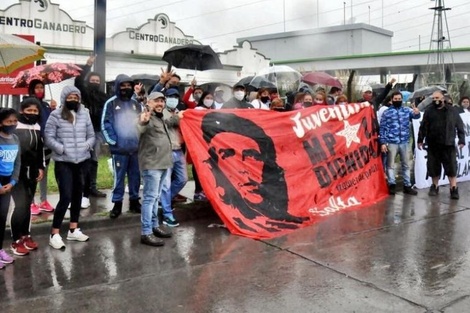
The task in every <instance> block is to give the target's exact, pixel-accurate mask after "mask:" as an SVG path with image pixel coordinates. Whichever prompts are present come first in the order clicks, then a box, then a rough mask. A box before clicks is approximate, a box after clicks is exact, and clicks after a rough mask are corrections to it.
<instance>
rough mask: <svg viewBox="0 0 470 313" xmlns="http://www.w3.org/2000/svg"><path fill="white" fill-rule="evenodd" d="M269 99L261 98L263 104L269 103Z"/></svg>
mask: <svg viewBox="0 0 470 313" xmlns="http://www.w3.org/2000/svg"><path fill="white" fill-rule="evenodd" d="M269 99H270V98H269V97H261V98H260V100H261V102H263V103H267V102H268V101H269Z"/></svg>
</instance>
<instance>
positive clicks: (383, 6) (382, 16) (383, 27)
mask: <svg viewBox="0 0 470 313" xmlns="http://www.w3.org/2000/svg"><path fill="white" fill-rule="evenodd" d="M382 28H384V0H382Z"/></svg>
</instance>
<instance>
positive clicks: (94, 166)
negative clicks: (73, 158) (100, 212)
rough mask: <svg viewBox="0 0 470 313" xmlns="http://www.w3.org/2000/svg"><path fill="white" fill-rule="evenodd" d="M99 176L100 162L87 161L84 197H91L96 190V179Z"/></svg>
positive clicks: (84, 173) (84, 171)
mask: <svg viewBox="0 0 470 313" xmlns="http://www.w3.org/2000/svg"><path fill="white" fill-rule="evenodd" d="M97 174H98V162H96V161H94V160H92V159H88V160H86V161H85V169H84V170H83V196H84V197H85V198H89V197H90V193H91V191H92V190H96V189H97V188H96V177H97Z"/></svg>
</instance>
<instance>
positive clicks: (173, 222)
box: [163, 217, 180, 227]
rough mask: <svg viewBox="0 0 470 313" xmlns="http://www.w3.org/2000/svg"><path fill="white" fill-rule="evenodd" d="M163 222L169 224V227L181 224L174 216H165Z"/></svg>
mask: <svg viewBox="0 0 470 313" xmlns="http://www.w3.org/2000/svg"><path fill="white" fill-rule="evenodd" d="M163 224H165V225H166V226H169V227H177V226H180V223H178V221H176V219H175V218H174V217H164V218H163Z"/></svg>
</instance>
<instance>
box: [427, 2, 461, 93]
mask: <svg viewBox="0 0 470 313" xmlns="http://www.w3.org/2000/svg"><path fill="white" fill-rule="evenodd" d="M431 1H434V2H435V5H434V7H432V8H429V9H430V10H434V21H433V25H432V32H431V41H430V42H429V55H428V66H427V67H428V73H432V72H434V73H435V75H436V76H437V81H436V83H438V84H441V85H449V84H450V77H446V76H447V75H446V60H445V51H444V49H445V47H444V43H446V42H448V43H449V45H448V46H449V50H451V48H452V47H451V43H450V33H449V26H448V24H447V15H446V11H449V10H451V9H450V8H446V7H445V3H444V0H431ZM444 23H445V28H446V30H447V34H446V36H447V37H446V36H445V35H444ZM436 27H437V30H436ZM435 30H436V31H435ZM433 48H435V49H433ZM450 54H451V59H452V61H451V65H452V67H454V59H453V56H452V51H451V52H450ZM431 55H434V56H435V60H434V62H432V61H431ZM452 70H453V71H452V72H455V69H454V68H452Z"/></svg>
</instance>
